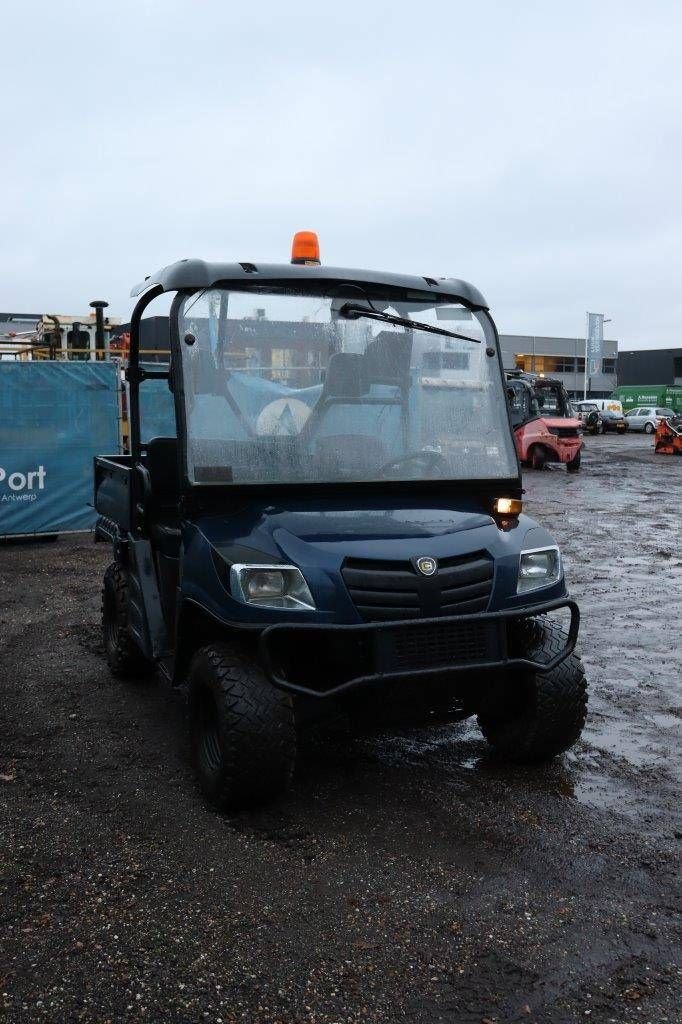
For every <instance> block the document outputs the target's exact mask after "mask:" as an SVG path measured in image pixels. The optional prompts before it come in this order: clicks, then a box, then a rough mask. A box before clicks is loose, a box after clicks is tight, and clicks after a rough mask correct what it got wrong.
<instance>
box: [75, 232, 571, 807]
mask: <svg viewBox="0 0 682 1024" xmlns="http://www.w3.org/2000/svg"><path fill="white" fill-rule="evenodd" d="M164 292H175V297H174V300H173V303H172V307H171V311H170V348H171V358H170V365H169V366H168V367H162V366H159V365H158V364H156V365H154V366H153V367H146V366H145V365H144V364H141V363H140V359H139V338H140V322H141V318H142V314H143V312H144V310H145V308H146V307H147V306H148V305H149V304H150V303H151V302H152V301H153V299H154V298H155V297H157V296H160V295H161V294H162V293H164ZM133 294H134V295H140V296H141V297H140V298H139V300H138V302H137V305H136V306H135V309H134V311H133V314H132V320H131V328H130V364H129V367H128V370H127V374H128V380H129V385H130V445H131V451H130V454H129V455H126V456H120V455H119V456H104V457H98V458H97V459H96V460H95V467H94V472H95V504H96V508H97V510H98V512H99V515H100V518H99V521H98V524H97V531H96V533H97V536H98V538H99V539H106V540H108V541H110V542H111V543H112V545H113V551H114V560H113V562H112V564H111V565H110V566H109V568H108V569H107V571H106V574H105V578H104V590H103V632H104V646H105V649H106V654H107V658H108V661H109V665H110V667H111V669H112V671H113V672H114V673H116V674H120V675H130V676H132V677H134V678H138V677H140V676H141V675H142V674H143V673H144V671H145V670H147V669H149V668H151V667H152V666H154V665H155V666H156V667H157V669H158V670H160V671H161V673H162V674H163V675H164V676H166V677H167V679H168V680H169V681H170V682H171V683H173V684H175V685H184V684H187V689H188V695H189V720H190V727H191V748H192V752H193V757H194V760H195V763H196V768H197V772H198V778H199V782H200V784H201V787H202V788H203V790H204V792H205V793H206V794H207V796H208V797H209V798H210V799H211V800H212V801H213V802H214V803H215V804H217V805H218V806H220V807H225V808H238V807H240V806H244V805H248V804H250V803H253V802H256V801H260V800H265V799H269V798H272V797H273V796H275V795H276V794H277V793H280V792H282V791H283V790H285V789H286V787H287V785H288V784H289V782H290V779H291V777H292V772H293V769H294V763H295V755H296V743H297V735H298V734H300V731H301V730H302V729H304V728H307V727H308V726H309V724H310V723H311V722H314V721H315V720H316V719H325V718H330V717H334V716H342V717H343V718H344V720H347V719H348V718H351V719H352V718H355V719H358V718H359V719H360V721H361V723H362V720H363V718H364V717H366V718H367V719H369V718H372V719H373V720H374V721H376V713H377V710H378V711H379V712H380V717H381V715H383V714H384V713H385V712H390V711H393V710H398V709H400V711H401V715H402V717H403V720H404V718H405V715H406V716H407V720H408V721H413V722H415V723H416V722H423V721H431V720H435V718H436V717H437V716H443V715H446V716H454V717H455V718H464V717H467V716H470V715H478V721H479V723H480V727H481V729H482V730H483V733H484V735H485V737H486V739H487V740H488V741H489V742H490V744H492V746H493V747H494V748H496V749H497V750H498V751H500V752H501V754H503V755H506V756H508V757H509V758H511V759H514V760H518V761H540V760H544V759H546V758H550V757H552V756H553V755H555V754H558V753H559V752H561V751H563V750H565V749H567V748H568V747H569V746H571V744H573V743H575V741H576V740H577V739H578V737H579V735H580V732H581V730H582V727H583V723H584V720H585V708H586V682H585V677H584V673H583V669H582V666H581V663H580V661H579V659H578V656H577V654H576V653H575V645H576V638H577V634H578V622H579V613H578V608H577V606H576V604H575V602H574V601H572V600H571V599H570V598H569V596H568V593H567V590H566V583H565V580H564V572H563V566H562V559H561V555H560V552H559V549H558V547H557V544H556V542H555V540H554V539H553V538H552V537H551V536H550V534H549V533H548V532H547V531H546V530H545V529H544V528H543V527H542V526H539V525H538V524H537V523H536V522H534V521H533V520H532V519H530V518H528V517H527V516H526V515H525V514H524V513H523V512H522V508H521V497H522V489H521V481H520V474H519V464H518V460H517V457H516V453H515V450H514V440H513V434H512V429H511V424H510V420H509V411H508V407H507V401H506V393H505V381H504V372H503V369H502V363H501V359H500V350H499V343H498V336H497V331H496V328H495V324H494V323H493V320H492V318H491V316H490V313H489V312H488V306H487V303H486V301H485V299H484V298H483V296H482V295H481V293H480V292H479V291H477V290H476V288H474V287H472V286H471V285H470V284H467V283H466V282H464V281H459V280H453V279H449V278H440V279H436V278H433V277H428V276H424V277H420V276H414V277H410V276H403V275H398V274H390V273H380V272H378V271H364V270H347V269H332V268H329V267H323V266H321V265H320V263H319V258H318V247H317V242H316V239H315V237H314V236H309V235H308V234H305V233H304V234H303V235H297V236H296V238H295V243H294V250H293V258H292V263H291V264H284V265H268V264H264V263H254V262H239V263H221V264H214V263H204V262H202V261H200V260H185V261H182V262H179V263H176V264H174V265H172V266H170V267H167V268H166V269H164V270H162V271H160V272H159V273H158V274H155V275H154V276H153V277H150V278H147V279H146V280H145V282H144V283H143V284H142V285H141V286H139V287H138V288H137V289H135V290H134V292H133ZM158 378H162V379H163V378H165V379H167V380H168V386H169V388H170V390H171V392H172V399H173V403H174V410H175V420H176V425H177V436H170V435H169V436H157V437H149V438H145V437H144V430H143V425H144V396H145V388H146V387H149V386H150V383H153V381H154V380H155V379H158ZM161 387H163V385H161ZM169 397H170V396H169ZM562 619H563V620H564V621H565V623H566V628H564V626H563V625H562V622H561V621H558V620H562Z"/></svg>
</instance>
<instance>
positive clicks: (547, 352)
mask: <svg viewBox="0 0 682 1024" xmlns="http://www.w3.org/2000/svg"><path fill="white" fill-rule="evenodd" d="M40 319H41V318H40V315H39V314H38V315H34V314H23V315H22V314H17V313H15V314H0V337H1V336H2V335H3V334H4V333H5V332H6V331H10V330H14V331H16V330H21V329H23V330H26V329H27V328H29V329H30V328H33V327H34V326H35V324H36V321H38V320H40ZM59 319H60V321H64V326H65V327H70V328H72V327H73V325H72V323H71V321H73V320H76V319H77V318H73V317H72V318H68V320H69V323H68V325H67V324H66V320H67V318H63V317H60V318H59ZM79 319H80V323H79V324H78V329H79V330H81V331H83V335H82V341H81V340H80V338H81V336H80V335H79V341H80V344H81V345H82V347H83V348H91V349H92V353H91V355H90V358H93V359H94V358H95V355H94V352H95V340H94V329H93V328H94V315H93V314H90V315H88V316H85V317H81V318H79ZM105 323H106V327H107V336H109V333H111V334H112V335H114V336H116V335H118V334H121V333H122V332H125V331H126V330H128V325H127V324H121V323H120V321H119V320H117V319H115V318H113V317H112V318H108V319H107V321H106V322H105ZM278 327H279V325H277V324H274V323H273V324H265V323H260V324H259V333H260V334H261V335H262V334H266V335H267V337H266V338H265V342H266V347H268V350H269V351H270V353H271V359H272V365H273V367H274V366H275V365H278V366H279V365H282V366H283V365H284V363H282V362H281V359H282V352H281V347H282V346H281V345H278V340H279V341H281V342H282V343H283V340H284V339H283V338H279V337H278ZM244 329H245V330H248V327H247V324H246V323H245V325H244ZM279 329H280V333H281V327H279ZM306 330H307V332H308V335H309V337H305V338H304V337H303V336H301V337H299V338H297V339H296V345H295V346H294V347H295V348H297V349H299V350H303V349H305V350H306V352H307V351H308V350H314V349H315V348H316V343H315V337H314V335H315V328H314V325H312V324H311V325H300V327H299V334H301V335H302V334H303V333H305V331H306ZM86 331H87V333H85V332H86ZM5 337H6V339H7V336H5ZM107 340H108V339H107ZM245 340H247V339H245ZM286 340H287V347H289V342H290V341H291V338H290V330H289V328H287V331H286ZM111 344H112V347H114V348H115V347H116V344H117V342H116V341H115V340H114V338H112V341H111ZM72 345H73V341H72V331H66V330H64V333H63V336H62V339H61V347H62V348H63V350H64V351H63V353H61V355H62V358H68V354H67V353H68V349H70V348H71V347H72ZM500 345H501V349H502V360H503V365H504V368H505V370H514V369H521V370H526V371H527V372H533V373H542V374H544V375H545V376H547V377H557V378H558V379H559V380H561V381H562V382H563V384H564V387H565V388H566V390H567V392H568V394H569V395H570V396H571V397H580V398H581V397H582V395H583V388H584V379H585V378H584V373H585V339H584V338H553V337H548V336H546V335H531V334H501V335H500ZM17 348H18V349H20V348H21V346H20V345H17ZM167 348H168V318H167V317H165V316H155V317H149V318H148V319H145V320H143V321H142V349H143V350H144V351H145V352H146V353H148V355H147V358H148V359H151V360H154V359H163V358H164V353H165V350H166V349H167ZM660 351H661V352H663V351H666V352H672V351H673V350H671V349H668V350H660ZM677 351H678V356H677V361H678V362H679V363H681V364H682V353H680V352H679V350H677ZM299 354H300V353H299ZM629 354H630V355H633V356H640V355H646V356H649V355H650V354H651V353H649V352H647V353H646V354H644V353H629ZM623 355H625V353H623ZM617 360H618V342H617V341H615V340H605V341H604V352H603V358H602V361H601V366H600V368H599V371H598V372H597V373H595V374H592V375H591V377H590V380H589V381H588V394H590V395H591V396H592V397H593V398H606V397H608V396H609V395H610V394H611V392H612V391H613V389H614V388H615V387H616V385H617V384H619V383H620V384H629V383H631V381H630V379H629V378H628V379H625V378H624V377H621V376H620V367H622V365H623V359H622V356H621V359H620V362H619V364H618V365H619V379H618V380H617V379H616V364H617ZM634 362H635V361H634V360H633V364H634ZM666 365H667V364H666ZM670 367H672V362H671V363H670ZM672 373H673V371H672V369H671V370H670V374H672ZM675 373H676V374H677V376H678V377H680V378H682V365H679V366H677V370H676V371H675ZM670 374H668V375H667V376H666V378H665V380H664V379H663V376H662V374H660V373H659V375H658V376H659V377H661V379H660V381H659V379H658V377H657V378H656V381H657V383H668V376H670ZM632 383H640V380H639V379H638V380H636V381H632ZM670 383H674V381H673V380H672V377H671V379H670Z"/></svg>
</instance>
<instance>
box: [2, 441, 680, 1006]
mask: <svg viewBox="0 0 682 1024" xmlns="http://www.w3.org/2000/svg"><path fill="white" fill-rule="evenodd" d="M586 443H587V446H588V447H587V451H586V453H585V459H584V467H583V470H582V471H581V472H580V473H579V474H578V475H576V476H574V477H567V476H566V474H565V473H564V471H563V470H560V469H549V470H547V471H545V472H543V473H536V474H531V473H528V474H527V480H526V481H525V484H526V488H527V495H526V501H527V507H528V509H529V511H530V513H531V514H532V515H535V516H536V517H537V518H538V519H539V520H540V521H541V522H543V523H544V524H545V525H547V526H548V527H549V528H550V529H551V530H553V531H554V533H555V534H556V536H557V538H558V540H559V543H560V544H561V545H562V547H563V550H564V553H565V558H566V564H567V572H568V575H569V577H570V582H571V586H572V590H573V594H574V596H576V597H577V598H578V600H579V602H580V604H581V608H582V612H583V622H584V625H583V630H582V640H581V643H582V651H583V656H584V660H585V663H586V667H587V671H588V677H589V680H590V683H591V703H590V716H589V720H588V725H587V728H586V731H585V734H584V738H583V741H582V742H581V743H580V744H579V745H578V746H577V747H576V748H575V750H573V751H572V752H571V753H570V754H568V755H566V756H565V757H564V758H562V759H559V760H557V761H556V762H555V763H553V764H552V765H550V766H548V767H544V768H540V769H532V770H531V769H521V768H509V767H506V766H504V765H501V764H499V763H497V762H496V761H495V760H494V759H493V758H491V757H490V756H489V755H488V753H487V752H486V748H485V745H484V743H483V742H482V740H481V738H480V735H479V734H478V732H477V730H476V728H475V727H474V725H473V724H472V723H469V722H466V723H462V724H459V725H448V726H439V727H437V728H435V729H431V730H412V731H392V732H391V733H390V734H388V735H387V734H384V735H382V736H378V737H362V738H355V739H351V740H347V741H344V742H341V741H340V740H339V741H331V740H329V739H324V741H323V740H321V739H317V740H315V739H311V740H309V741H308V743H307V745H306V747H305V750H304V754H303V757H302V763H301V766H300V769H299V771H298V774H297V778H296V780H295V784H294V787H293V790H292V792H291V793H290V795H289V796H288V797H287V799H286V800H285V801H284V802H282V803H281V804H279V805H277V806H274V807H269V808H267V809H264V810H259V811H257V812H250V813H247V814H243V815H241V816H239V817H236V818H229V817H226V816H221V815H219V814H217V813H215V812H214V811H212V810H211V809H210V808H209V807H208V806H207V805H206V804H205V803H204V802H203V801H202V799H201V798H200V797H199V796H198V794H197V791H196V789H195V786H194V781H193V777H192V772H191V769H190V767H189V764H188V757H187V747H186V741H185V738H184V730H183V724H184V723H183V718H184V706H183V698H182V695H181V694H178V693H174V692H171V691H170V690H168V689H167V688H165V687H164V686H163V685H162V684H160V683H146V684H143V683H139V684H137V685H136V684H134V683H133V684H124V685H122V684H121V683H119V682H117V681H116V680H114V679H113V678H112V677H111V676H110V674H109V672H108V670H107V668H106V665H105V663H104V661H103V657H102V650H101V644H100V632H99V621H98V620H99V589H100V582H101V576H102V572H103V569H104V567H105V565H106V563H107V561H108V558H109V555H108V552H107V551H106V550H105V548H104V546H102V545H100V546H94V545H93V544H92V543H91V541H90V539H89V538H87V537H85V538H78V539H73V538H71V539H69V538H65V539H63V540H61V541H59V542H57V543H53V544H45V543H43V544H29V545H14V546H6V547H3V548H0V693H1V701H0V729H1V730H2V737H3V743H2V749H1V750H0V1008H1V1007H4V1016H2V1012H0V1017H2V1019H3V1020H4V1021H7V1022H8V1024H9V1022H22V1024H25V1022H32V1021H50V1022H62V1021H64V1022H67V1021H68V1022H70V1021H85V1022H93V1024H94V1022H97V1024H104V1022H118V1021H131V1022H133V1021H145V1020H146V1021H159V1022H182V1024H190V1022H192V1024H193V1022H203V1021H213V1022H224V1024H228V1022H233V1021H249V1022H251V1024H275V1022H282V1024H285V1022H286V1024H294V1022H304V1021H307V1022H315V1024H332V1022H338V1024H342V1022H350V1021H367V1022H372V1024H375V1022H380V1021H413V1022H424V1024H426V1022H429V1024H430V1022H435V1021H446V1022H451V1024H469V1022H474V1024H482V1022H485V1024H490V1022H503V1021H504V1022H507V1021H523V1022H536V1024H548V1022H549V1024H563V1022H574V1021H594V1022H597V1021H599V1022H601V1021H605V1022H618V1024H620V1022H623V1021H639V1022H650V1024H659V1022H665V1021H670V1022H679V1021H680V1020H682V1016H681V1014H680V1005H681V1004H682V998H681V992H680V988H681V986H680V977H681V973H682V970H681V963H682V958H681V957H680V943H679V932H677V931H676V926H677V925H679V920H680V919H679V906H680V902H679V885H678V878H677V868H678V860H677V857H678V849H679V840H680V838H681V837H682V822H681V820H680V813H679V803H680V802H679V782H680V778H679V768H680V760H679V751H680V701H679V686H680V653H679V639H680V620H679V607H680V593H681V589H682V588H681V583H682V544H681V543H680V532H681V531H680V511H679V510H680V499H681V497H682V461H681V460H679V459H673V458H664V457H654V456H653V454H652V451H651V444H650V440H649V439H648V438H644V437H634V436H633V437H629V436H626V437H624V438H620V437H610V436H609V437H603V438H590V439H588V440H587V442H586Z"/></svg>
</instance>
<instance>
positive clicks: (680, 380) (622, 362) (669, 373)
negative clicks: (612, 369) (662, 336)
mask: <svg viewBox="0 0 682 1024" xmlns="http://www.w3.org/2000/svg"><path fill="white" fill-rule="evenodd" d="M618 383H619V384H630V385H634V386H638V385H640V384H666V385H667V386H668V387H670V386H672V385H674V384H677V385H679V386H681V387H682V348H646V349H641V350H637V351H631V350H626V351H625V352H619V354H618Z"/></svg>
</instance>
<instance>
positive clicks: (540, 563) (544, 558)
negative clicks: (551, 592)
mask: <svg viewBox="0 0 682 1024" xmlns="http://www.w3.org/2000/svg"><path fill="white" fill-rule="evenodd" d="M560 579H561V554H560V553H559V549H558V548H533V549H532V550H530V551H522V552H521V558H520V561H519V580H518V584H517V587H516V592H517V594H527V593H528V591H530V590H539V588H540V587H549V586H551V585H552V584H553V583H558V582H559V580H560Z"/></svg>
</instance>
